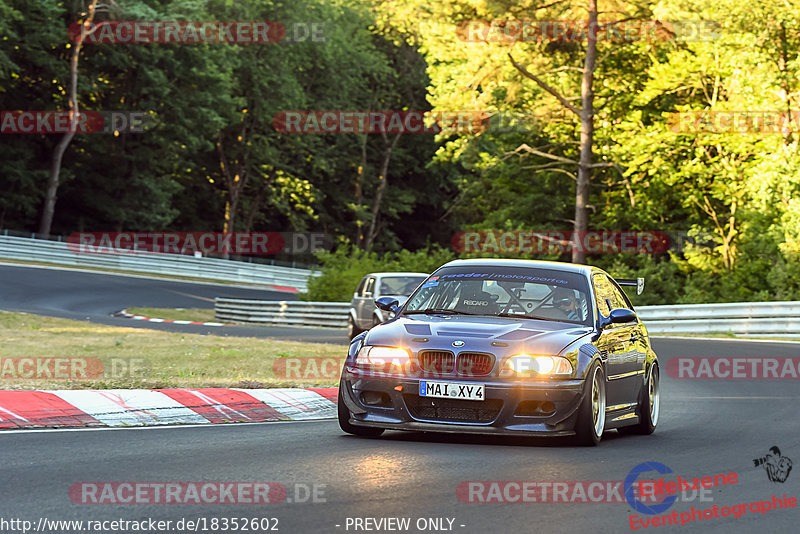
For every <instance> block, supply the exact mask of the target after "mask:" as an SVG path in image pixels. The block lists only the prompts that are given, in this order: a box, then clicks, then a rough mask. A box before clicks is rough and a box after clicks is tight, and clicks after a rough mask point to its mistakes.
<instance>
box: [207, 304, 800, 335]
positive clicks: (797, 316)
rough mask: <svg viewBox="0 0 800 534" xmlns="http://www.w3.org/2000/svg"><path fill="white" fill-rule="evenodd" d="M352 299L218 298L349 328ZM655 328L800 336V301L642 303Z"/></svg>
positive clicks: (259, 318)
mask: <svg viewBox="0 0 800 534" xmlns="http://www.w3.org/2000/svg"><path fill="white" fill-rule="evenodd" d="M349 309H350V303H349V302H299V301H293V302H286V301H281V302H275V301H263V300H244V299H228V298H218V299H216V303H215V307H214V310H215V316H216V318H217V320H219V321H224V322H232V323H242V324H260V325H285V326H324V327H336V328H344V327H345V326H346V324H347V313H348V310H349ZM636 311H637V313H638V314H639V317H641V319H642V320H643V321H644V322H645V326H647V330H648V332H649V333H650V334H690V333H691V334H703V333H711V332H730V333H733V334H736V335H743V336H759V335H769V336H776V337H789V336H795V337H800V302H738V303H724V304H685V305H672V306H640V307H638V308H636Z"/></svg>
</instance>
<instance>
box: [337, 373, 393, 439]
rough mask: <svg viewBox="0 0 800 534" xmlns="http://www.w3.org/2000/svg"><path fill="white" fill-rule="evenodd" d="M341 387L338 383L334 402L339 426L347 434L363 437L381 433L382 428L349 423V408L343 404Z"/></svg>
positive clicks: (373, 436)
mask: <svg viewBox="0 0 800 534" xmlns="http://www.w3.org/2000/svg"><path fill="white" fill-rule="evenodd" d="M342 387H344V386H343V384H341V383H340V384H339V400H338V401H337V403H336V404H337V408H338V410H337V411H338V415H339V427H340V428H341V429H342V430H344V431H345V432H347V433H348V434H353V435H354V436H361V437H365V438H377V437H378V436H380V435H381V434H383V429H382V428H374V427H371V426H355V425H351V424H350V410H348V409H347V406H345V404H344V400H343V399H342Z"/></svg>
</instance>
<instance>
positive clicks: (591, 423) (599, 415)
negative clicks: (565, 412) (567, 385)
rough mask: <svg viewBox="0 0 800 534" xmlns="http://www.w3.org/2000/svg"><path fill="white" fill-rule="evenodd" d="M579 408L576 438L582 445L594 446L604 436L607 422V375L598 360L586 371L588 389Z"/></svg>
mask: <svg viewBox="0 0 800 534" xmlns="http://www.w3.org/2000/svg"><path fill="white" fill-rule="evenodd" d="M578 410H579V411H578V420H577V421H576V423H575V439H576V441H577V442H578V443H579V444H581V445H585V446H587V447H594V446H595V445H597V444H599V443H600V440H601V439H602V438H603V428H604V427H605V422H606V377H605V373H603V368H602V367H601V366H600V363H598V362H594V363H593V364H592V366H591V367H590V368H589V371H588V372H587V373H586V391H585V392H584V395H583V400H582V401H581V406H580V408H579V409H578Z"/></svg>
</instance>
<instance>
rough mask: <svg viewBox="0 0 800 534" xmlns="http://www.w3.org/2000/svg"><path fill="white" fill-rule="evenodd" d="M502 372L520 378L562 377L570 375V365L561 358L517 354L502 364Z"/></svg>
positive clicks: (566, 360)
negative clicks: (520, 376)
mask: <svg viewBox="0 0 800 534" xmlns="http://www.w3.org/2000/svg"><path fill="white" fill-rule="evenodd" d="M502 371H510V372H513V373H515V374H517V375H522V376H537V375H546V376H564V375H571V374H572V363H571V362H570V361H569V360H568V359H566V358H562V357H561V356H531V355H529V354H517V355H515V356H512V357H510V358H509V359H507V360H506V361H505V362H504V363H503V368H502ZM505 374H506V375H508V374H510V373H505Z"/></svg>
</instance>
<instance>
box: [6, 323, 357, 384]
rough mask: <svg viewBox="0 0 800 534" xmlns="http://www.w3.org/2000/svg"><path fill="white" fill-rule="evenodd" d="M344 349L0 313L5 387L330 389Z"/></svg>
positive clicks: (339, 367)
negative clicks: (59, 361)
mask: <svg viewBox="0 0 800 534" xmlns="http://www.w3.org/2000/svg"><path fill="white" fill-rule="evenodd" d="M345 351H346V349H345V348H344V347H342V346H340V345H332V344H323V343H303V342H296V341H281V340H275V339H259V338H238V337H223V336H215V335H196V334H182V333H173V332H161V331H157V330H146V329H140V328H120V327H113V326H104V325H96V324H92V323H86V322H82V321H72V320H67V319H57V318H52V317H42V316H38V315H29V314H25V313H9V312H0V389H4V390H23V389H111V388H119V389H129V388H145V389H150V388H174V387H193V388H197V387H243V388H268V387H331V386H337V385H338V372H339V370H340V369H341V365H342V362H343V361H344V357H345V356H346V354H345ZM66 358H69V359H70V360H69V361H68V362H67V363H66V364H65V363H64V361H63V359H66ZM281 358H286V359H285V360H280V359H281ZM22 359H31V360H33V363H23V361H22ZM48 359H50V360H48ZM56 359H62V362H61V363H58V360H56ZM99 362H102V364H100V363H99ZM276 362H277V363H276ZM287 362H290V363H287ZM58 365H61V366H62V367H61V368H58V369H57V368H56V366H58ZM59 370H60V372H58V371H59ZM95 371H101V372H95ZM276 371H277V372H276ZM31 374H33V375H34V376H21V375H31ZM87 375H88V377H87ZM56 376H61V377H63V378H56Z"/></svg>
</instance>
